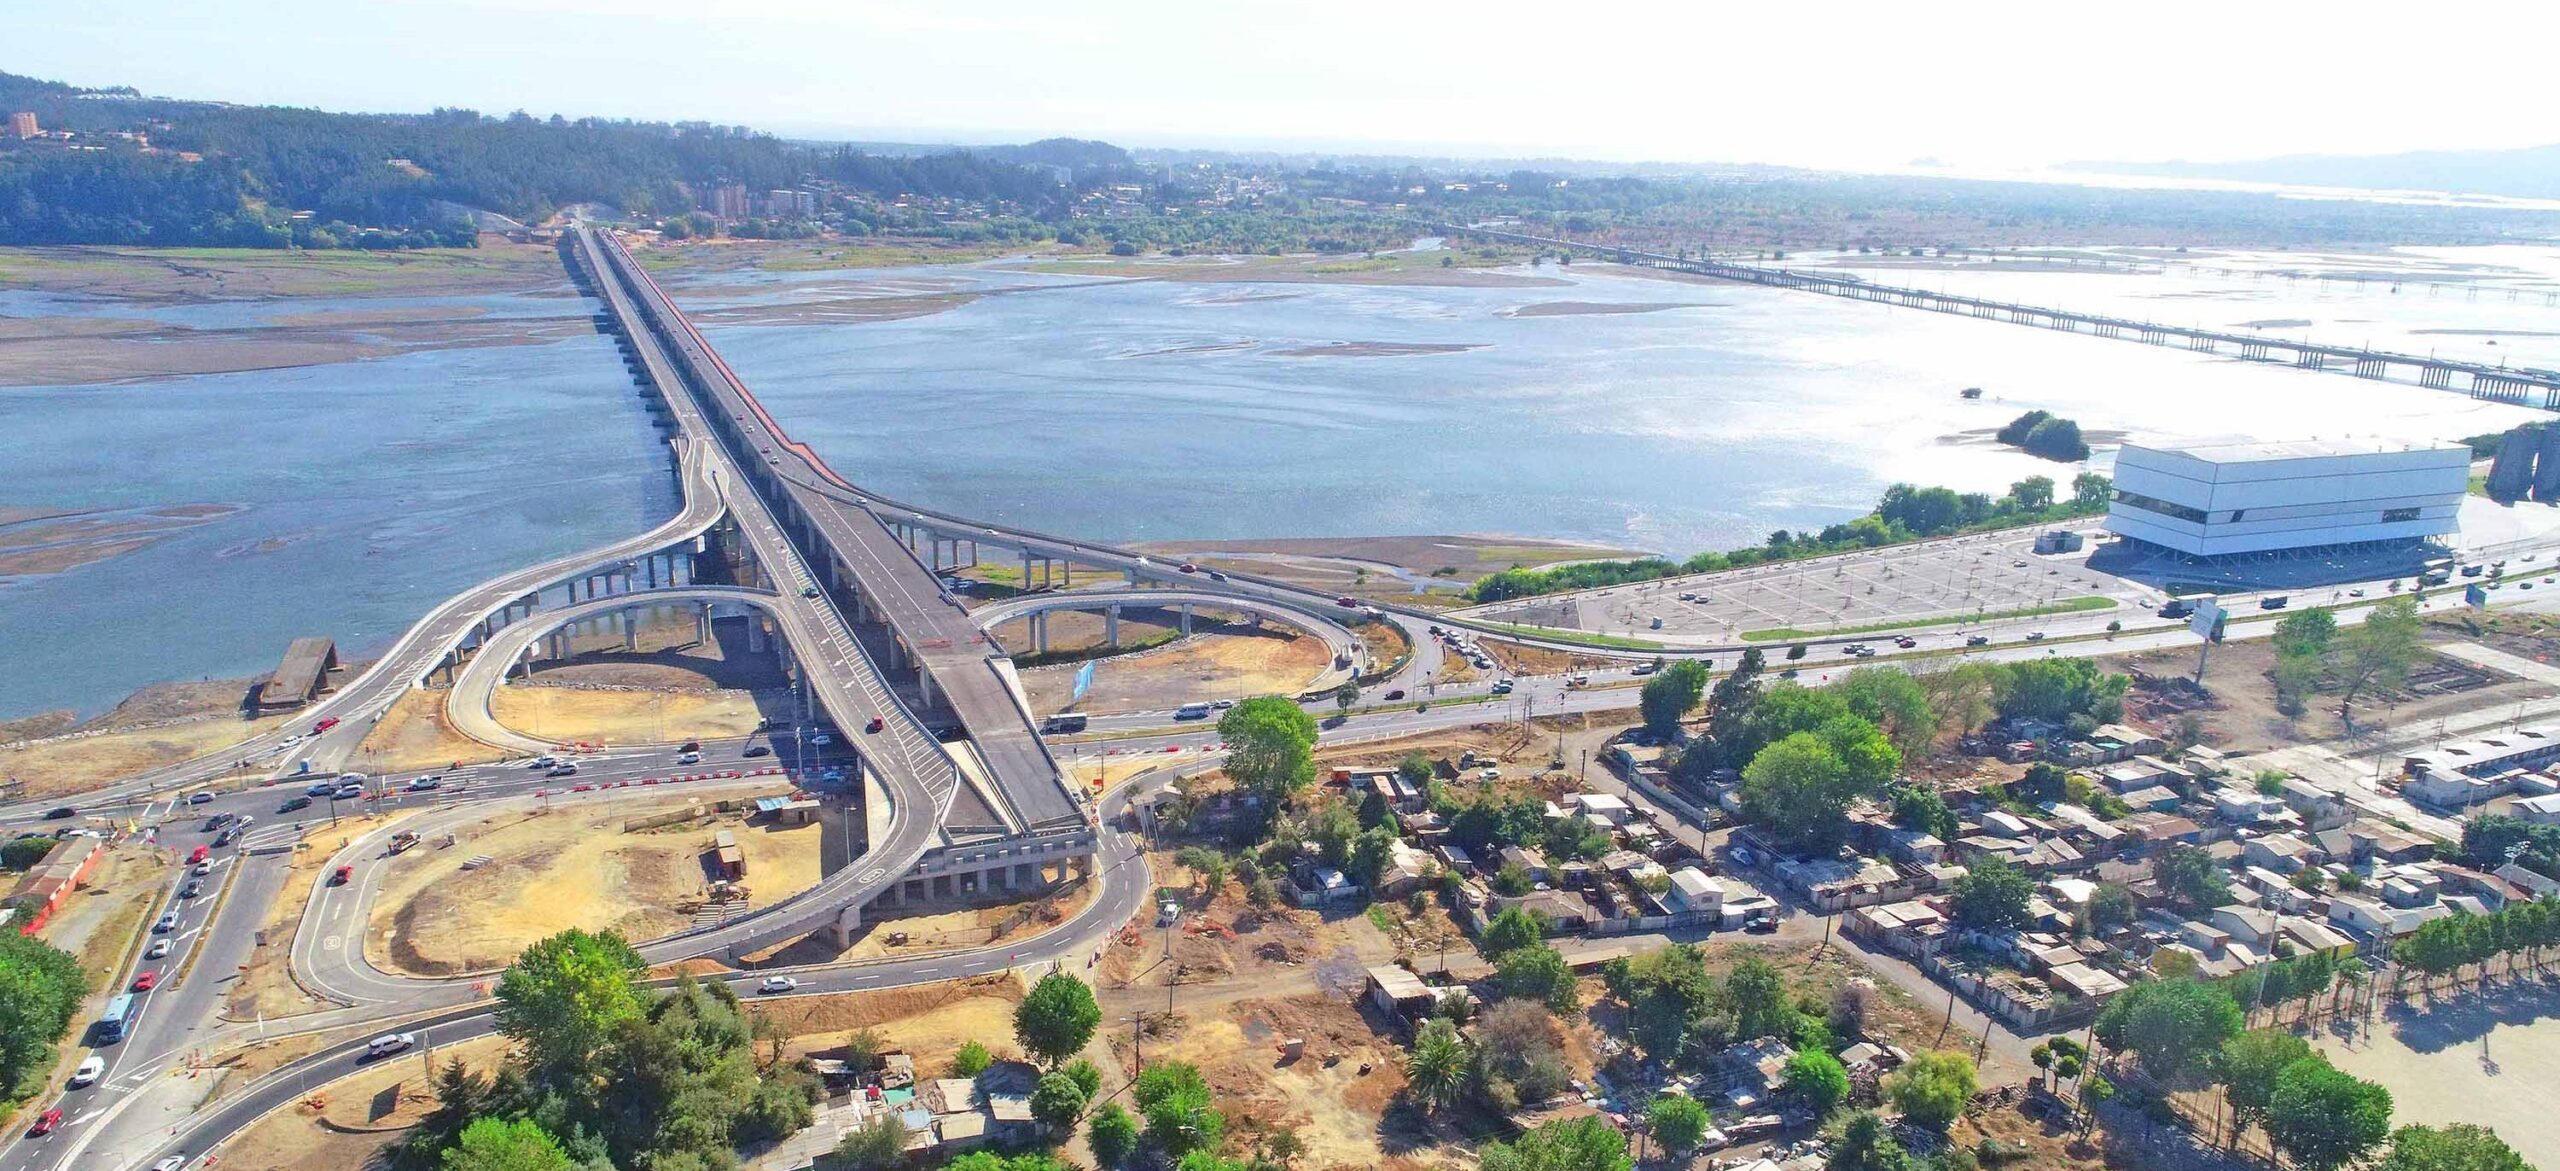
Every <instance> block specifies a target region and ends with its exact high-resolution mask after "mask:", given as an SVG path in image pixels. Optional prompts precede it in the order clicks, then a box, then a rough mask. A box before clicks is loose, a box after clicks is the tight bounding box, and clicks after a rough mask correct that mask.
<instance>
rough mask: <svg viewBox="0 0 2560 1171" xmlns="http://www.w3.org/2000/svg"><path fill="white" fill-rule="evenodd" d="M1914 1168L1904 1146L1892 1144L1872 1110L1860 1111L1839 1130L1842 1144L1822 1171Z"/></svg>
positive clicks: (1837, 1146)
mask: <svg viewBox="0 0 2560 1171" xmlns="http://www.w3.org/2000/svg"><path fill="white" fill-rule="evenodd" d="M1909 1166H1911V1156H1910V1154H1909V1153H1908V1152H1906V1151H1904V1150H1903V1149H1902V1144H1901V1143H1898V1142H1895V1141H1893V1135H1892V1134H1890V1133H1888V1132H1887V1131H1886V1130H1885V1126H1884V1119H1881V1118H1878V1117H1876V1114H1875V1111H1873V1110H1861V1111H1859V1112H1857V1113H1856V1114H1853V1115H1850V1116H1849V1124H1848V1125H1846V1126H1843V1127H1841V1128H1840V1141H1839V1142H1836V1143H1833V1144H1832V1145H1831V1156H1830V1158H1828V1159H1825V1160H1824V1161H1823V1164H1822V1171H1904V1169H1905V1168H1908V1167H1909Z"/></svg>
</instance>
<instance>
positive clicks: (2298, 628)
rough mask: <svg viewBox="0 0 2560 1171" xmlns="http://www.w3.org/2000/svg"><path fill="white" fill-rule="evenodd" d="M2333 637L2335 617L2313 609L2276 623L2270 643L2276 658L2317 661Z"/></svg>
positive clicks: (2300, 611)
mask: <svg viewBox="0 0 2560 1171" xmlns="http://www.w3.org/2000/svg"><path fill="white" fill-rule="evenodd" d="M2337 633H2338V619H2337V616H2336V615H2334V614H2331V613H2330V612H2329V611H2327V610H2323V609H2320V608H2319V607H2316V606H2314V607H2311V608H2309V609H2303V610H2296V611H2294V612H2292V613H2290V614H2287V615H2285V616H2284V620H2283V621H2281V622H2278V623H2276V632H2275V635H2274V637H2273V639H2272V641H2273V643H2274V644H2275V648H2276V654H2278V655H2309V656H2312V657H2314V658H2317V657H2319V656H2321V655H2324V654H2327V653H2329V640H2331V639H2332V638H2335V637H2337Z"/></svg>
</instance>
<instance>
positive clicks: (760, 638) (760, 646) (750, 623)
mask: <svg viewBox="0 0 2560 1171" xmlns="http://www.w3.org/2000/svg"><path fill="white" fill-rule="evenodd" d="M764 646H765V637H764V618H763V617H762V616H761V615H749V616H748V618H747V653H748V654H751V655H754V654H763V653H764Z"/></svg>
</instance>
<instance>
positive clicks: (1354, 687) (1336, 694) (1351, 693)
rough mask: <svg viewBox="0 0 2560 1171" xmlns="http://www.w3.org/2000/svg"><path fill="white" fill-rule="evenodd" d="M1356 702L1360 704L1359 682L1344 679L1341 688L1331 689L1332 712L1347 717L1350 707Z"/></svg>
mask: <svg viewBox="0 0 2560 1171" xmlns="http://www.w3.org/2000/svg"><path fill="white" fill-rule="evenodd" d="M1358 702H1360V681H1359V680H1357V679H1345V680H1343V681H1342V686H1340V687H1336V688H1334V689H1333V710H1335V711H1337V712H1340V713H1342V714H1343V715H1344V716H1349V715H1350V714H1351V705H1352V704H1355V703H1358Z"/></svg>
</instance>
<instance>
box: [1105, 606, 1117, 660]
mask: <svg viewBox="0 0 2560 1171" xmlns="http://www.w3.org/2000/svg"><path fill="white" fill-rule="evenodd" d="M1102 640H1103V641H1104V642H1106V643H1109V644H1110V645H1111V648H1112V649H1113V650H1118V649H1119V648H1120V603H1118V602H1113V603H1112V604H1111V607H1110V608H1109V609H1107V610H1104V611H1103V612H1102Z"/></svg>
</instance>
